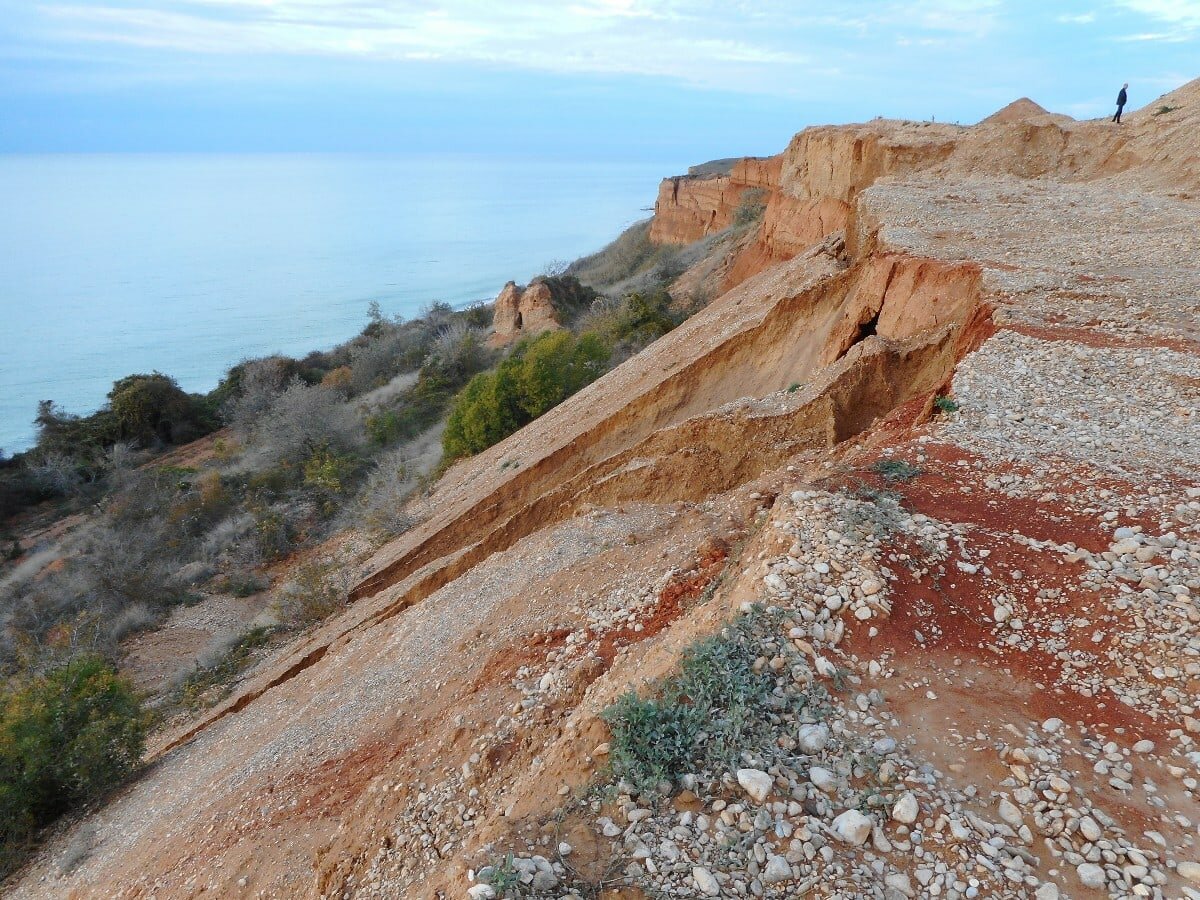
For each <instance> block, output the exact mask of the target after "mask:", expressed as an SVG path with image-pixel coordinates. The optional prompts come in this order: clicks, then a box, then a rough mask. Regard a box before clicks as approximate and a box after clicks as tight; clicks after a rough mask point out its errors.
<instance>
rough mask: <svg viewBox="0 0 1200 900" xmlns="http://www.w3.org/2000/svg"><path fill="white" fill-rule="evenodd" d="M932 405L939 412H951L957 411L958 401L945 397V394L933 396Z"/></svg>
mask: <svg viewBox="0 0 1200 900" xmlns="http://www.w3.org/2000/svg"><path fill="white" fill-rule="evenodd" d="M933 405H934V407H935V408H936V409H937V410H938V411H939V412H944V413H952V412H957V411H958V402H957V401H955V400H954V398H952V397H947V396H946V395H945V394H941V395H939V396H937V397H935V398H934V400H933Z"/></svg>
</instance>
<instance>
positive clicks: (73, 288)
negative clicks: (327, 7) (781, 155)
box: [0, 155, 670, 452]
mask: <svg viewBox="0 0 1200 900" xmlns="http://www.w3.org/2000/svg"><path fill="white" fill-rule="evenodd" d="M669 169H670V164H669V163H668V164H664V163H663V162H656V163H649V162H648V163H645V164H596V163H579V162H569V163H568V162H546V161H528V160H520V161H511V160H505V161H498V160H488V159H477V158H471V159H462V158H458V159H446V158H437V159H431V158H406V157H400V156H304V155H291V156H265V155H258V156H200V155H196V156H161V155H145V156H140V155H130V156H126V155H110V156H105V155H97V156H7V157H4V156H0V197H2V198H3V203H2V204H0V448H3V449H5V450H7V451H9V452H13V451H16V450H21V449H24V448H26V447H28V446H29V445H30V444H31V443H32V441H33V438H34V431H33V426H32V424H31V422H32V419H33V416H34V413H35V410H36V406H37V402H38V401H39V400H54V401H56V402H58V403H60V404H62V405H63V406H64V407H65V408H66V409H68V410H69V411H72V412H78V413H86V412H91V411H92V410H94V409H95V408H96V407H97V406H99V405H100V404H101V403H102V402H103V401H104V395H105V394H106V393H107V391H108V389H109V387H110V386H111V384H112V382H113V381H114V380H115V379H117V378H119V377H121V376H123V375H128V374H131V373H134V372H150V371H153V370H156V369H157V370H158V371H161V372H165V373H167V374H170V375H173V376H175V377H176V378H177V379H178V380H179V382H180V384H181V385H182V386H183V387H184V388H185V389H186V390H190V391H207V390H209V389H211V388H212V387H213V386H214V385H215V384H216V383H217V380H218V379H219V377H220V376H221V375H222V374H223V373H224V371H225V370H226V369H227V368H228V367H229V366H230V365H232V364H233V363H235V362H237V361H238V360H240V359H243V358H245V357H247V356H259V355H264V354H268V353H274V352H280V353H287V354H292V355H302V354H304V353H306V352H307V351H309V350H314V349H321V348H326V347H329V346H331V345H333V344H335V343H337V342H339V341H342V340H344V339H346V338H348V337H350V336H351V335H353V334H354V333H355V332H357V331H358V330H359V329H360V328H361V327H362V325H363V324H364V323H365V322H366V315H367V306H368V304H369V303H370V302H371V301H373V300H375V301H378V302H379V304H380V305H381V306H382V307H383V309H384V311H385V312H386V313H388V314H397V313H399V314H402V315H405V316H411V315H414V314H416V313H417V312H418V310H419V309H420V308H421V307H422V306H423V305H424V304H426V303H428V302H430V301H433V300H445V301H448V302H450V303H453V304H456V305H457V304H461V303H465V302H468V301H472V300H479V299H490V298H492V297H494V296H495V294H496V293H497V292H498V291H499V289H500V288H501V287H502V286H503V284H504V282H505V281H507V280H509V279H510V278H511V279H515V280H517V281H523V280H526V279H528V278H529V277H531V276H532V275H535V274H537V273H538V272H539V271H541V270H542V269H543V268H544V266H545V264H546V263H548V262H550V261H551V260H556V259H573V258H575V257H577V256H580V255H582V254H584V253H588V252H591V251H592V250H595V249H598V248H599V247H600V246H602V245H603V244H604V243H606V242H607V241H608V240H610V239H611V238H613V237H614V236H616V235H617V234H618V233H619V232H620V231H621V229H622V228H624V227H625V226H627V225H629V224H630V223H632V222H634V221H636V220H637V219H639V218H643V217H645V216H646V215H647V213H646V212H645V211H644V208H645V207H648V206H651V205H652V204H653V202H654V195H655V190H656V187H657V183H658V180H659V178H661V177H662V176H663V174H665V173H667V172H668V171H669Z"/></svg>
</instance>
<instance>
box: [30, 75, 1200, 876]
mask: <svg viewBox="0 0 1200 900" xmlns="http://www.w3.org/2000/svg"><path fill="white" fill-rule="evenodd" d="M1198 102H1200V83H1198V82H1193V83H1192V84H1190V85H1188V86H1185V87H1184V88H1182V89H1180V90H1179V91H1177V92H1175V93H1174V94H1171V95H1168V96H1167V97H1164V98H1162V100H1161V101H1158V102H1156V104H1152V105H1151V108H1148V109H1147V110H1144V111H1142V112H1139V113H1136V114H1134V115H1131V116H1129V117H1127V123H1126V125H1124V126H1122V127H1120V128H1117V126H1111V127H1108V126H1107V125H1104V124H1102V123H1095V122H1092V123H1084V122H1078V123H1076V122H1067V123H1064V122H1061V121H1058V120H1051V121H1048V122H1045V121H1043V120H1042V119H1041V118H1040V117H1038V116H1034V117H1033V118H1032V119H1031V118H1026V117H1024V116H1016V117H1010V116H1005V117H1001V118H1002V119H1004V121H999V122H990V123H983V124H981V125H980V126H976V127H974V128H957V127H952V126H940V125H939V126H934V125H922V124H915V123H894V122H875V123H869V124H867V125H862V126H847V127H843V128H821V129H809V130H808V131H806V132H803V133H802V134H800V135H798V136H797V137H796V138H795V139H794V140H793V141H792V142H791V144H790V145H789V148H788V149H787V151H785V153H784V154H782V156H781V157H776V158H774V159H773V160H759V161H748V162H745V163H740V164H735V165H734V167H733V169H732V171H731V173H730V174H729V175H728V176H723V175H718V176H715V177H705V178H703V179H692V180H689V179H686V178H684V179H680V180H679V182H678V183H677V185H672V186H671V191H672V193H671V195H670V196H671V202H670V203H667V202H664V198H663V197H662V196H661V195H660V203H659V210H658V212H657V214H656V218H655V222H654V224H653V226H652V234H653V235H654V236H655V239H656V240H660V241H673V240H679V241H684V240H694V239H696V238H698V237H702V236H703V232H704V229H706V228H711V227H712V225H711V222H712V221H716V222H717V223H720V222H721V217H722V216H730V217H732V216H733V215H734V214H735V213H736V210H737V206H738V205H739V204H740V203H741V197H740V193H741V191H740V190H734V189H733V188H734V187H737V185H736V183H735V182H736V181H737V179H739V178H741V179H742V182H743V187H744V186H745V185H749V184H750V183H751V182H753V185H754V187H756V188H757V189H758V190H761V191H763V196H764V198H765V201H766V210H765V213H764V215H763V219H762V222H761V224H760V226H759V228H758V230H757V231H756V232H755V234H754V235H753V236H752V238H751V239H750V240H748V241H747V242H745V243H744V245H743V247H742V249H741V251H740V253H739V257H738V259H737V260H736V261H734V262H733V263H732V264H731V266H730V267H727V268H726V269H724V270H723V271H725V273H726V274H725V276H723V277H725V278H727V279H728V281H727V284H728V285H729V286H730V287H731V289H730V290H728V291H727V292H725V293H723V294H722V295H721V296H719V297H718V299H716V300H715V301H713V302H712V303H711V304H710V305H709V307H708V308H706V309H705V310H704V311H702V312H701V313H699V314H697V315H696V316H694V317H693V318H691V319H690V320H689V321H688V322H687V323H685V324H684V325H683V326H681V327H680V328H678V329H676V330H675V331H674V332H672V333H671V334H669V335H668V336H666V337H665V338H663V339H662V340H660V341H658V342H656V343H655V344H653V345H652V346H651V347H650V348H648V349H647V350H646V351H644V352H643V353H641V354H639V355H638V356H636V357H634V358H633V359H631V360H629V361H628V362H626V363H625V364H623V365H622V366H620V367H619V368H618V369H616V370H614V371H613V372H611V373H610V374H608V375H607V376H605V377H604V378H602V379H600V380H599V381H597V382H595V383H594V384H592V385H591V386H589V387H588V388H585V389H584V390H583V391H581V392H580V393H579V394H577V395H575V396H574V397H572V398H571V399H569V400H567V401H566V402H564V403H563V404H561V405H560V406H559V407H557V408H555V409H554V410H552V411H551V412H549V413H547V414H546V415H544V416H543V417H542V418H540V419H538V420H537V421H535V422H533V423H532V424H531V425H529V426H527V427H526V428H525V429H523V430H522V431H520V432H518V433H517V434H514V435H513V436H511V437H510V438H508V439H507V440H505V441H503V442H501V443H500V444H498V445H496V446H495V447H493V448H491V449H490V450H488V451H486V452H484V453H481V454H479V455H478V456H476V457H473V458H471V459H469V460H466V461H463V462H460V463H458V464H457V465H456V466H455V467H454V468H453V469H451V470H450V471H449V472H448V473H447V474H446V475H445V476H444V477H443V479H442V480H441V482H440V483H439V484H438V485H437V486H436V488H435V490H434V491H433V493H432V494H431V496H430V497H429V498H428V499H427V501H426V502H427V504H428V506H427V510H426V512H427V513H428V515H427V518H425V520H424V522H423V523H422V524H421V525H420V526H418V527H417V528H414V529H413V530H412V531H410V532H408V533H406V534H405V535H403V536H402V537H401V538H399V539H398V540H397V541H395V542H393V543H392V544H390V545H389V546H387V547H385V548H384V549H383V550H382V551H381V552H380V553H379V554H378V555H377V556H376V557H375V558H374V559H373V560H372V561H371V562H370V563H369V564H368V565H367V566H365V567H364V569H363V570H362V571H361V572H357V573H355V574H356V577H357V579H358V587H357V588H356V590H355V592H354V595H355V597H356V603H355V604H354V605H353V606H352V607H351V608H350V609H349V610H348V611H347V612H346V613H345V614H344V615H342V616H340V617H339V618H338V619H336V620H334V621H331V622H330V623H328V624H327V625H326V626H324V627H323V628H322V629H321V630H320V631H318V632H316V633H315V634H314V635H312V637H311V638H310V639H309V640H308V641H307V642H306V643H305V644H304V645H303V646H300V647H298V648H297V649H296V650H295V651H294V652H292V653H290V654H289V655H287V656H286V657H285V658H282V659H279V660H278V661H277V662H276V663H274V664H273V665H272V667H270V668H268V669H265V670H263V671H261V672H260V673H259V674H258V675H257V676H256V677H255V678H253V679H252V680H251V681H249V682H248V683H247V684H246V685H244V686H243V687H242V688H241V689H240V690H239V691H238V692H237V693H235V694H234V695H233V696H232V697H231V698H230V700H229V701H228V702H227V703H226V704H225V705H223V706H220V707H217V708H216V709H214V710H213V711H212V712H211V714H210V715H209V716H208V717H207V718H206V719H203V720H202V721H200V722H199V723H198V724H195V725H193V726H191V727H189V728H188V729H187V730H186V731H183V732H180V733H175V734H171V735H165V736H162V737H161V738H160V740H159V741H158V743H157V745H156V746H154V747H153V748H152V754H153V758H154V765H153V766H152V768H151V769H150V771H149V772H147V774H146V775H145V776H144V777H143V778H142V779H141V780H140V781H139V782H137V783H136V784H134V785H133V786H132V787H130V788H129V789H128V790H127V791H126V792H125V793H124V794H123V795H122V796H121V797H119V798H117V799H116V800H114V801H113V802H112V803H111V804H110V805H109V806H108V807H106V808H105V809H103V810H101V811H100V812H98V813H97V814H96V815H94V816H93V817H92V818H91V821H90V822H89V823H87V824H86V826H84V827H88V828H91V829H93V830H92V831H89V832H87V833H88V834H92V835H94V837H92V838H89V841H91V842H92V843H94V846H89V848H88V852H87V853H86V855H83V856H82V859H80V860H78V861H77V862H76V863H75V866H74V868H73V869H71V870H70V871H69V872H67V873H66V874H63V870H62V866H61V865H60V863H61V861H62V860H63V859H64V858H65V857H66V856H67V855H69V854H72V853H74V854H75V855H79V854H78V846H79V845H78V841H79V840H80V837H79V835H80V834H81V833H83V831H82V828H80V829H76V830H75V831H73V832H72V833H67V834H64V835H63V836H62V838H61V840H59V841H56V842H55V843H54V844H53V845H52V847H51V848H50V851H49V852H48V853H47V854H46V855H45V857H44V858H43V859H42V860H41V861H40V862H39V863H38V864H37V865H36V866H34V867H33V868H32V869H31V870H30V871H29V872H28V873H27V874H26V875H25V877H24V879H23V880H22V882H21V883H20V884H18V885H16V887H15V890H14V893H15V894H16V895H17V896H78V897H85V896H103V897H113V896H151V895H153V896H157V897H175V896H195V895H197V894H199V893H201V892H204V893H206V894H207V895H216V896H314V897H315V896H363V897H395V896H403V897H435V896H453V897H461V896H466V895H467V894H466V892H467V889H468V887H469V886H470V885H471V882H470V880H469V879H470V876H472V875H478V874H479V870H480V868H481V867H483V866H486V865H488V864H491V865H492V869H491V870H490V871H488V870H485V871H484V872H483V875H484V879H485V881H488V882H490V883H484V881H477V882H476V884H475V885H474V887H473V888H472V890H473V891H474V893H473V894H472V896H476V897H487V896H492V895H493V894H498V893H499V892H500V890H502V889H503V882H504V880H505V878H508V877H509V876H510V875H511V876H513V877H514V878H517V880H518V881H520V878H519V876H520V875H521V874H522V873H524V874H525V875H526V878H525V880H524V885H525V886H524V887H522V888H521V890H523V891H525V893H526V894H529V895H533V896H546V897H561V896H571V892H572V891H575V892H578V895H579V896H599V895H600V894H599V890H600V888H601V887H602V886H603V887H605V888H608V889H616V888H620V889H621V890H622V891H623V893H621V894H616V896H624V897H642V896H655V895H656V894H658V895H662V894H664V893H669V894H671V895H674V896H728V897H737V896H751V895H754V896H767V897H793V896H802V895H807V894H809V893H812V894H819V895H838V896H914V895H917V894H918V893H929V894H933V893H935V892H936V893H938V894H944V895H946V896H977V895H985V894H987V895H1001V896H1035V895H1036V896H1038V897H1039V898H1048V897H1054V896H1059V894H1060V892H1061V893H1063V894H1068V895H1071V896H1101V895H1106V894H1107V895H1111V896H1124V895H1127V894H1136V895H1142V896H1169V897H1175V896H1181V895H1183V894H1185V893H1186V892H1187V891H1193V895H1195V893H1194V892H1195V891H1197V890H1200V886H1197V885H1196V879H1197V878H1200V849H1198V848H1197V846H1196V843H1197V831H1196V828H1197V823H1196V819H1197V818H1198V817H1197V814H1196V809H1197V796H1196V791H1197V783H1196V778H1197V777H1198V776H1200V772H1198V771H1197V769H1198V761H1200V757H1198V756H1197V755H1196V754H1197V744H1196V741H1197V740H1200V734H1198V732H1200V711H1198V710H1197V709H1196V708H1195V703H1196V701H1195V697H1196V696H1197V694H1198V693H1200V637H1198V636H1197V627H1198V625H1200V608H1198V607H1197V597H1200V423H1198V421H1197V416H1198V415H1200V413H1198V412H1197V410H1198V408H1200V356H1198V351H1200V334H1197V324H1196V319H1195V298H1196V296H1197V295H1198V292H1200V229H1197V228H1196V222H1197V221H1198V220H1200V203H1198V202H1197V200H1196V193H1197V191H1200V168H1198V162H1197V156H1196V153H1197V150H1196V148H1195V146H1194V142H1192V141H1189V140H1188V139H1187V136H1188V135H1189V134H1191V135H1194V134H1195V129H1196V127H1197V125H1200V106H1198V105H1197V104H1198ZM1161 108H1170V111H1168V112H1166V113H1161V114H1159V115H1154V112H1155V111H1156V110H1158V109H1161ZM739 166H740V167H741V168H740V169H739ZM739 173H740V174H739ZM720 179H728V181H727V182H726V184H725V185H724V187H723V188H722V187H721V186H720V185H714V184H712V182H717V181H719V180H720ZM693 182H694V183H693ZM701 182H703V183H701ZM676 187H678V194H676V193H675V188H676ZM714 188H717V190H716V192H715V193H714V192H713V189H714ZM735 195H736V196H735ZM685 204H691V211H690V212H687V213H686V214H685V211H684V210H683V206H684V205H685ZM714 213H715V218H714ZM706 219H707V220H709V224H706ZM697 223H698V224H697ZM697 227H698V228H699V229H700V233H699V234H697V233H696V231H695V229H696V228H697ZM689 229H691V230H690V231H689ZM947 394H948V395H949V396H948V398H947V397H944V396H942V395H947ZM935 398H937V399H938V404H937V405H936V406H935V404H934V400H935ZM753 603H761V604H764V605H766V606H768V607H770V609H769V610H768V611H766V612H757V613H753V614H752V615H751V616H750V617H749V618H748V619H746V621H745V623H743V624H742V625H739V628H738V630H737V631H729V632H727V633H726V637H725V639H724V640H725V641H726V644H725V645H722V646H724V647H726V649H727V656H728V659H729V660H731V661H732V662H730V665H734V664H735V663H737V661H738V660H742V661H743V662H744V663H745V665H746V666H748V668H746V669H745V671H742V670H741V669H736V666H735V670H736V672H737V673H740V675H741V676H744V678H745V679H747V680H746V683H747V684H754V685H757V687H756V688H755V690H761V691H762V693H757V694H755V695H754V697H755V702H754V703H752V704H750V705H749V706H748V707H745V708H743V709H742V710H741V712H740V713H739V715H745V716H748V717H749V719H750V722H751V724H754V725H755V727H754V728H747V729H746V730H744V731H743V732H740V734H742V735H743V737H742V739H741V740H742V743H736V742H735V744H734V745H733V746H732V750H733V756H731V757H730V756H727V757H724V758H712V757H710V756H702V755H700V754H699V751H697V750H696V749H695V748H694V747H692V746H690V745H687V746H681V747H679V748H677V750H678V752H676V753H675V755H674V756H673V757H671V759H672V765H673V766H675V767H676V768H675V769H674V770H672V771H667V772H662V773H660V774H661V775H665V777H666V778H667V779H668V780H669V781H670V782H671V784H670V785H669V790H668V791H667V792H666V794H665V796H661V797H660V796H656V795H655V794H654V793H653V791H652V790H650V789H648V788H647V786H646V785H640V784H633V783H618V784H617V785H616V786H615V787H614V788H613V789H612V790H611V791H608V792H597V793H594V794H587V793H586V789H587V788H588V786H589V785H592V784H595V783H596V782H597V780H598V779H599V780H600V781H603V780H604V779H605V778H607V777H608V776H606V775H605V774H604V763H605V760H606V759H607V758H608V757H609V756H612V757H613V759H614V764H616V765H617V768H618V770H622V766H624V767H625V769H627V770H628V771H625V770H622V771H624V773H625V774H626V775H627V776H628V777H631V778H632V774H631V773H632V771H633V770H632V769H629V766H630V765H632V763H636V762H637V761H638V760H639V759H640V758H641V757H639V753H644V751H645V750H646V747H645V746H641V747H640V748H639V746H638V745H637V744H636V742H634V743H630V738H629V733H622V734H623V735H624V736H622V735H617V736H615V737H614V736H612V735H610V733H609V731H608V728H607V727H606V726H605V724H604V723H603V722H602V720H601V719H600V718H599V716H600V714H601V713H602V711H603V710H604V709H606V708H607V707H608V706H609V705H610V704H612V703H613V702H614V701H615V700H616V699H617V698H618V697H619V696H620V695H621V694H622V693H623V692H624V691H625V690H626V689H627V688H628V687H630V686H633V687H641V688H642V690H643V693H646V692H647V689H646V688H645V687H644V685H645V684H646V683H647V682H648V681H649V680H651V679H654V678H657V677H659V676H662V675H665V674H667V673H668V672H670V671H671V670H672V669H673V667H674V666H675V664H676V662H677V661H678V659H679V655H680V653H681V651H682V650H683V649H684V648H685V647H687V646H688V645H689V644H691V643H692V642H693V641H695V640H697V639H699V638H702V637H704V636H706V635H709V634H712V633H713V632H715V631H717V630H719V629H720V628H721V626H722V624H723V623H724V622H726V621H728V620H729V618H730V616H731V615H733V614H734V613H735V612H736V611H738V610H739V609H741V608H742V606H743V604H753ZM722 652H726V651H722ZM737 664H738V665H740V663H737ZM756 679H757V680H756ZM739 683H740V682H739ZM726 729H727V723H726V722H725V721H724V720H721V719H720V718H719V717H718V718H717V719H714V720H713V722H712V723H711V726H709V728H708V730H709V732H711V733H710V735H709V736H710V737H713V736H714V735H715V736H717V737H722V739H724V737H726V736H727V735H728V733H729V732H728V731H727V730H726ZM634 733H635V734H636V730H635V732H634ZM651 733H652V732H651ZM622 742H624V743H622ZM631 761H632V763H631ZM72 847H74V848H76V849H75V850H74V851H73V850H72V849H71V848H72ZM917 851H919V852H917ZM509 853H512V854H514V856H513V857H512V859H511V860H510V859H509V857H508V856H507V854H509ZM935 884H936V885H937V887H936V890H935V888H934V887H933V885H935ZM497 885H499V887H497ZM604 896H614V895H613V894H612V893H611V892H609V893H606V894H604Z"/></svg>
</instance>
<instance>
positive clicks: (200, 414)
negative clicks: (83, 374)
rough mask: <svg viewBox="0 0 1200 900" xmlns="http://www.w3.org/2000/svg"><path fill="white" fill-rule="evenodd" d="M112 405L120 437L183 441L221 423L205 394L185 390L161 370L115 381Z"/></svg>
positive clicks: (111, 408) (193, 437) (190, 439)
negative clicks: (205, 398) (190, 392)
mask: <svg viewBox="0 0 1200 900" xmlns="http://www.w3.org/2000/svg"><path fill="white" fill-rule="evenodd" d="M108 406H109V409H110V410H111V411H112V415H113V419H114V421H115V425H116V430H117V439H118V440H126V441H136V442H138V443H140V444H151V443H154V442H156V441H157V442H161V443H164V444H183V443H187V442H188V441H194V440H195V439H196V438H198V437H202V436H203V435H206V434H208V433H209V432H211V431H215V430H216V427H217V421H216V416H214V415H213V413H212V410H211V409H210V407H209V405H208V403H207V402H205V400H204V398H203V397H201V396H200V395H199V394H188V393H185V392H184V391H183V389H182V388H180V387H179V384H178V383H177V382H176V381H175V379H174V378H170V377H168V376H166V375H163V374H162V373H160V372H154V373H153V374H151V375H127V376H126V377H124V378H122V379H120V380H119V381H116V382H114V383H113V386H112V390H110V391H109V392H108Z"/></svg>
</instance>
